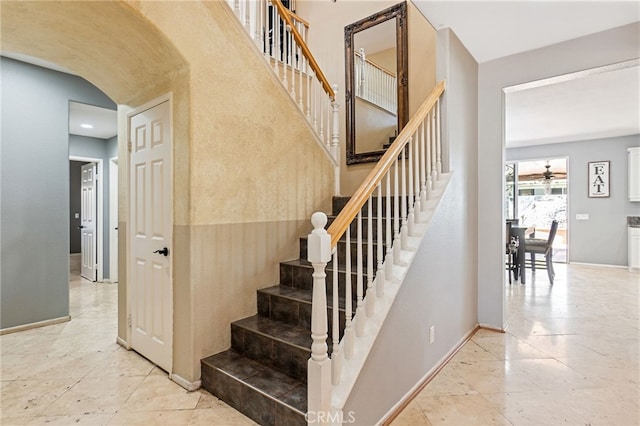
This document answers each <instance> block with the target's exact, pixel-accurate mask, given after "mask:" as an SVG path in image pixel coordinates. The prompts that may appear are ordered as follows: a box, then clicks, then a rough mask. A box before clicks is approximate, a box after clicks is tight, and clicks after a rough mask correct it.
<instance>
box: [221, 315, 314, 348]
mask: <svg viewBox="0 0 640 426" xmlns="http://www.w3.org/2000/svg"><path fill="white" fill-rule="evenodd" d="M232 324H233V325H234V326H237V327H242V328H244V329H245V330H248V331H251V332H254V333H258V334H262V335H263V336H266V337H269V338H271V339H275V340H279V341H281V342H284V343H288V344H290V345H295V346H297V347H299V348H300V349H304V350H305V351H308V352H309V354H311V343H312V342H311V331H310V330H308V329H305V328H303V327H299V326H296V325H290V324H287V323H284V322H282V321H276V320H272V319H270V318H267V317H263V316H260V315H254V316H251V317H247V318H243V319H241V320H238V321H234V322H233V323H232Z"/></svg>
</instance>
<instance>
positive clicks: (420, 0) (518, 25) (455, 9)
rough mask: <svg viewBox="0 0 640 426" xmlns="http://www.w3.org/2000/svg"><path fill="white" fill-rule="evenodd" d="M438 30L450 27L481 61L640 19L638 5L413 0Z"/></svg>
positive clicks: (532, 0)
mask: <svg viewBox="0 0 640 426" xmlns="http://www.w3.org/2000/svg"><path fill="white" fill-rule="evenodd" d="M414 3H415V4H416V6H417V7H418V9H419V10H420V11H421V12H422V13H423V14H424V16H426V17H427V19H428V20H429V22H431V25H433V26H434V27H435V28H436V29H440V28H445V27H449V28H451V29H452V30H453V31H454V32H455V33H456V35H457V36H458V38H460V40H461V41H462V43H463V44H464V45H465V47H466V48H467V50H468V51H469V52H470V53H471V55H473V57H474V58H475V59H476V61H477V62H478V63H482V62H486V61H490V60H492V59H497V58H501V57H503V56H509V55H513V54H515V53H520V52H526V51H528V50H532V49H537V48H540V47H544V46H549V45H551V44H555V43H559V42H562V41H566V40H571V39H574V38H578V37H582V36H585V35H589V34H593V33H597V32H600V31H604V30H608V29H611V28H615V27H620V26H622V25H626V24H630V23H633V22H637V21H638V20H640V2H638V1H633V0H631V1H629V0H627V1H583V0H582V1H581V0H569V1H547V0H527V1H517V0H502V1H482V0H471V1H458V0H448V1H431V0H414Z"/></svg>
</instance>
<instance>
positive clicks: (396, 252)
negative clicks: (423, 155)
mask: <svg viewBox="0 0 640 426" xmlns="http://www.w3.org/2000/svg"><path fill="white" fill-rule="evenodd" d="M398 185H399V182H398V159H396V161H395V163H394V164H393V263H394V264H395V265H400V263H401V262H400V248H401V246H402V242H401V241H400V240H401V238H400V196H399V188H398Z"/></svg>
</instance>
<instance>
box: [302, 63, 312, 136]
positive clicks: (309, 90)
mask: <svg viewBox="0 0 640 426" xmlns="http://www.w3.org/2000/svg"><path fill="white" fill-rule="evenodd" d="M304 63H305V68H306V70H307V74H306V75H307V113H306V116H307V121H308V122H309V123H311V79H312V78H313V77H312V75H311V71H310V70H309V61H308V60H307V59H306V58H305V61H304Z"/></svg>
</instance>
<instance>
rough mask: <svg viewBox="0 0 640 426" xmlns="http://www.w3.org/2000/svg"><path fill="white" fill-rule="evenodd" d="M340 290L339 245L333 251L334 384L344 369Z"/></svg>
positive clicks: (332, 373)
mask: <svg viewBox="0 0 640 426" xmlns="http://www.w3.org/2000/svg"><path fill="white" fill-rule="evenodd" d="M339 297H340V290H339V287H338V247H336V248H335V249H334V251H333V303H332V307H331V314H332V315H331V316H332V320H333V327H332V329H333V331H332V333H331V340H332V341H333V351H332V352H331V382H332V383H333V384H334V385H337V384H339V383H340V373H341V371H342V354H341V353H340V305H339V300H340V299H339Z"/></svg>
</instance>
